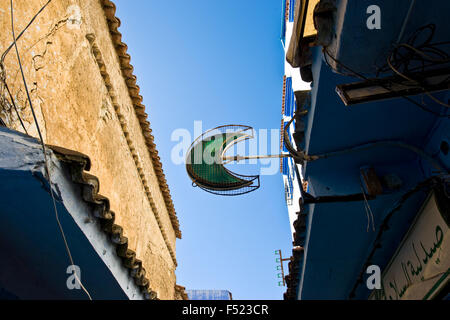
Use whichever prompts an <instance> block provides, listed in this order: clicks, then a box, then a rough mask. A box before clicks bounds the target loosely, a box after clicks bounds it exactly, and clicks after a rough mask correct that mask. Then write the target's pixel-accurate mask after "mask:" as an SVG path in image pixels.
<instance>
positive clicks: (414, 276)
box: [371, 193, 450, 300]
mask: <svg viewBox="0 0 450 320" xmlns="http://www.w3.org/2000/svg"><path fill="white" fill-rule="evenodd" d="M448 231H449V227H448V225H447V224H446V222H445V220H444V219H443V217H442V215H441V213H440V212H439V209H438V207H437V205H436V198H435V195H434V193H433V194H432V195H431V196H430V197H429V198H428V201H427V202H426V204H425V205H424V207H423V208H422V212H421V213H419V216H418V217H417V218H416V220H415V222H414V223H413V224H412V227H411V228H410V230H409V231H408V233H407V234H406V236H405V238H404V239H403V241H402V243H401V244H400V246H399V249H397V252H396V253H395V254H394V257H393V258H392V259H391V262H390V263H389V265H388V266H387V268H386V270H385V271H384V272H383V276H382V289H381V290H375V291H374V292H373V293H372V296H371V298H372V299H388V300H390V299H393V300H399V299H403V300H411V299H413V300H415V299H423V298H430V297H432V296H433V294H434V293H436V292H437V291H438V289H439V288H440V287H442V286H443V285H445V283H446V282H447V281H448V279H449V278H450V274H449V273H450V272H449V266H450V236H449V235H450V233H449V232H448Z"/></svg>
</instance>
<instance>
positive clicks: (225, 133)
mask: <svg viewBox="0 0 450 320" xmlns="http://www.w3.org/2000/svg"><path fill="white" fill-rule="evenodd" d="M252 132H253V129H252V128H251V127H248V126H242V125H229V126H221V127H217V128H214V129H211V130H209V131H206V132H205V133H203V134H202V135H201V136H200V137H198V138H197V139H196V140H195V141H194V142H193V143H192V145H191V147H190V148H189V150H188V152H187V156H186V171H187V173H188V175H189V177H190V178H191V180H192V181H193V184H194V185H195V186H198V187H200V188H202V189H203V190H205V191H208V192H211V193H214V194H220V195H239V194H244V193H248V192H251V191H254V190H256V189H258V188H259V176H258V175H254V176H245V175H240V174H237V173H234V172H232V171H230V170H229V169H227V168H225V166H224V162H223V157H224V154H225V152H226V151H227V150H228V149H229V148H230V147H231V146H232V145H233V144H235V143H237V142H239V141H243V140H246V139H250V138H253V134H252Z"/></svg>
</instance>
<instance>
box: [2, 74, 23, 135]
mask: <svg viewBox="0 0 450 320" xmlns="http://www.w3.org/2000/svg"><path fill="white" fill-rule="evenodd" d="M3 83H4V85H5V89H6V91H7V92H8V95H9V98H10V99H11V102H12V105H13V108H14V110H15V111H16V115H17V118H18V119H19V121H20V124H21V126H22V128H23V131H25V134H27V135H28V131H27V129H26V128H25V124H24V123H23V121H22V118H21V116H20V114H19V110H18V109H17V106H16V103H15V102H14V98H13V96H12V94H11V91H9V88H8V84H7V83H6V81H4V82H3ZM5 101H7V100H6V99H5ZM8 103H9V102H8Z"/></svg>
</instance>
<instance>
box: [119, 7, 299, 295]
mask: <svg viewBox="0 0 450 320" xmlns="http://www.w3.org/2000/svg"><path fill="white" fill-rule="evenodd" d="M114 2H115V3H116V5H117V12H116V14H117V16H118V17H119V18H120V19H121V21H122V25H121V27H120V29H119V30H120V32H121V33H122V34H123V41H124V42H125V43H127V45H128V52H129V53H130V55H131V63H132V65H133V66H134V68H135V70H134V73H135V74H136V76H137V79H138V85H139V86H140V88H141V94H142V96H143V97H144V104H145V105H146V108H147V113H148V114H149V121H150V123H151V127H152V130H153V134H154V136H155V141H156V145H157V148H158V151H159V154H160V157H161V160H162V163H163V169H164V172H165V174H166V177H167V180H168V184H169V187H170V189H171V194H172V198H173V201H174V205H175V209H176V211H177V215H178V218H179V220H180V225H181V230H182V233H183V238H182V239H181V240H178V241H177V260H178V268H177V271H176V274H177V283H178V284H180V285H182V286H185V287H186V289H226V290H229V291H231V292H232V294H233V298H234V299H282V295H283V292H284V291H285V288H284V287H278V285H277V283H278V281H279V280H281V279H277V272H278V271H277V270H276V262H275V258H276V256H275V255H274V251H275V250H277V249H282V250H283V253H284V255H286V256H290V254H291V248H292V246H291V236H290V227H289V220H288V213H287V209H286V204H285V201H284V187H283V181H282V176H281V175H280V174H279V173H278V174H276V175H270V176H268V175H264V176H261V188H260V189H259V190H257V191H255V192H253V193H250V194H247V195H242V196H239V197H221V196H216V195H212V194H209V193H206V192H203V191H202V190H200V189H198V188H193V187H192V186H191V181H190V180H189V178H188V176H187V174H186V172H185V167H184V165H175V164H174V163H173V162H172V161H171V150H172V149H173V148H174V146H175V145H176V142H174V141H171V134H172V132H173V131H174V130H176V129H178V128H184V129H187V130H189V131H190V132H191V134H192V135H193V134H194V133H193V130H194V121H196V120H201V121H202V123H203V129H204V130H206V129H210V128H213V127H216V126H219V125H225V124H245V125H250V126H253V127H254V128H255V129H260V128H264V129H272V128H273V129H278V128H279V126H280V121H281V94H282V82H283V49H282V46H281V42H280V29H281V0H271V1H260V0H249V1H240V0H227V1H216V0H190V1H185V0H184V1H183V0H172V1H163V0H147V1H144V0H140V1H138V0H133V1H130V0H115V1H114ZM277 143H279V142H277ZM246 167H247V166H241V167H240V168H239V173H242V174H250V173H253V172H248V171H246ZM253 169H254V168H253ZM286 271H287V270H286Z"/></svg>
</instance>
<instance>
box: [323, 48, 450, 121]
mask: <svg viewBox="0 0 450 320" xmlns="http://www.w3.org/2000/svg"><path fill="white" fill-rule="evenodd" d="M323 52H324V54H325V55H326V56H328V57H329V58H331V59H332V60H333V61H334V62H336V63H337V64H339V65H340V66H341V67H342V68H344V69H346V70H347V71H349V72H350V74H345V73H340V74H341V75H344V76H356V77H357V78H360V79H362V80H365V81H367V82H369V83H373V84H376V85H378V86H380V87H382V88H383V89H385V90H388V91H389V92H392V93H397V92H396V91H394V90H392V89H391V88H390V87H388V86H386V85H383V84H380V83H379V82H375V81H374V80H373V79H369V78H367V77H366V76H364V75H362V74H360V73H358V72H356V71H354V70H352V69H351V68H350V67H348V66H346V65H344V64H343V63H342V62H340V61H339V60H338V59H336V58H334V57H333V56H332V55H331V54H330V53H329V52H328V49H327V48H326V47H324V48H323ZM325 62H326V63H327V64H328V65H329V63H328V62H327V61H325ZM333 70H334V69H333ZM400 97H402V98H403V99H405V100H407V101H409V102H410V103H412V104H414V105H416V106H418V107H419V108H421V109H422V110H423V111H426V112H428V113H431V114H434V115H435V116H437V117H441V118H450V115H447V114H440V113H438V112H435V111H433V110H430V109H428V108H427V107H426V106H425V105H423V104H420V103H418V102H416V101H414V100H413V99H411V98H409V97H408V96H405V95H400Z"/></svg>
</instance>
